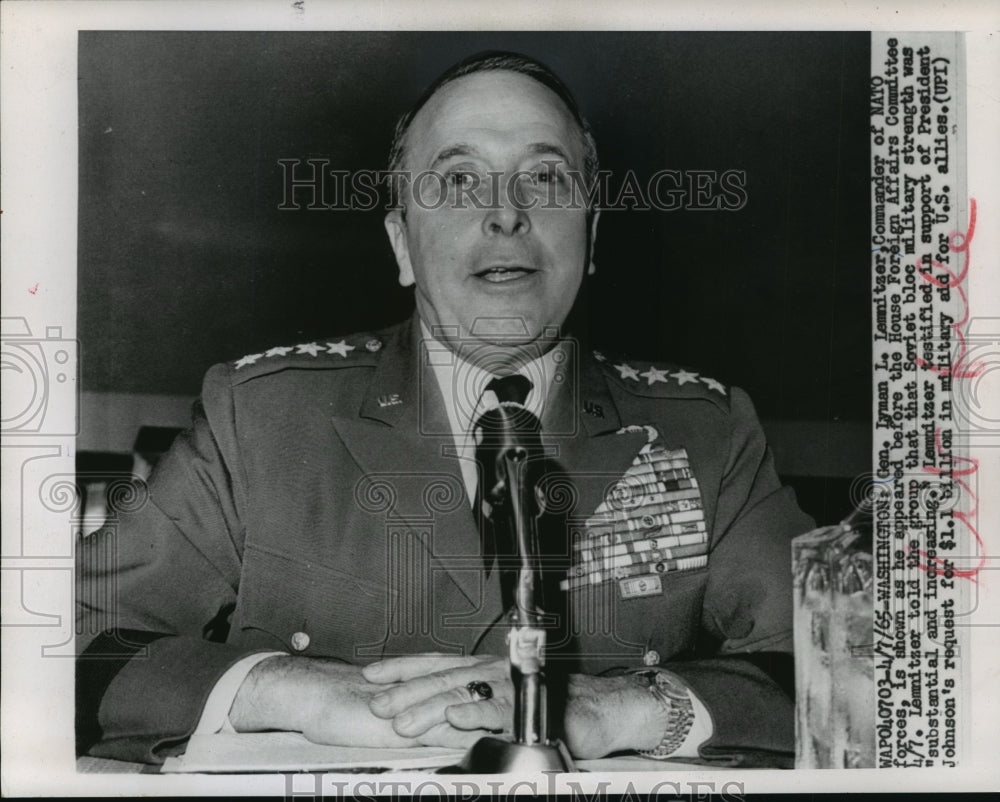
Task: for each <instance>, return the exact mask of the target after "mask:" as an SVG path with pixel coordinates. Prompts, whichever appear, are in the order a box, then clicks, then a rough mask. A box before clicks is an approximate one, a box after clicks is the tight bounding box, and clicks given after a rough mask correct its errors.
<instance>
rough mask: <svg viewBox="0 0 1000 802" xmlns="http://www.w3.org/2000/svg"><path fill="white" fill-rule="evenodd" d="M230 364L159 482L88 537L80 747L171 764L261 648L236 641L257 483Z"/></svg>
mask: <svg viewBox="0 0 1000 802" xmlns="http://www.w3.org/2000/svg"><path fill="white" fill-rule="evenodd" d="M233 421H234V416H233V405H232V394H231V391H230V387H229V381H228V368H227V367H226V366H216V367H215V368H213V369H212V370H210V371H209V373H208V374H207V376H206V379H205V383H204V387H203V393H202V399H201V400H200V401H199V402H197V403H196V404H195V408H194V413H193V425H192V428H191V429H190V430H189V431H187V432H185V433H183V434H181V435H179V436H178V437H177V439H176V441H175V443H174V445H173V447H172V448H171V450H170V451H169V452H168V453H167V454H166V455H165V456H164V457H163V459H162V460H161V462H160V464H159V465H158V466H157V468H156V470H155V471H154V473H153V475H152V476H151V477H150V481H149V484H148V486H147V485H145V484H143V483H142V482H134V483H133V485H132V487H131V488H129V489H128V492H126V493H123V494H119V496H118V497H117V498H112V499H111V510H112V511H111V514H110V515H109V518H108V520H107V521H106V523H105V525H104V527H103V528H102V529H100V530H98V531H97V532H95V533H93V534H91V535H89V536H87V537H84V538H82V539H81V540H80V541H79V542H78V543H77V553H76V560H77V563H76V577H77V664H76V665H77V671H76V727H77V748H78V751H80V752H87V753H89V754H91V755H96V756H101V757H111V758H117V759H120V760H130V761H140V762H154V763H155V762H161V761H162V759H163V757H164V756H165V755H166V754H169V752H170V748H171V747H172V746H176V745H178V744H182V743H183V742H184V741H185V740H186V739H187V737H188V736H189V735H190V733H191V732H192V731H193V729H194V728H195V726H196V725H197V722H198V718H199V716H200V714H201V710H202V708H203V706H204V703H205V700H206V699H207V697H208V694H209V693H210V691H211V689H212V687H213V686H214V684H215V682H216V681H217V679H218V678H219V677H221V676H222V674H223V673H225V671H226V669H227V668H229V667H230V666H231V665H232V664H233V663H235V662H236V661H238V660H240V659H241V658H243V657H244V656H246V655H247V654H249V653H252V652H254V651H259V650H258V649H245V648H241V647H237V646H234V645H229V644H227V643H226V642H225V641H226V636H227V633H228V625H229V616H230V614H231V613H232V611H233V609H234V608H235V603H236V592H237V588H238V585H239V576H240V565H241V555H242V542H243V528H242V524H241V522H240V521H241V512H242V510H243V508H244V501H245V493H246V484H245V482H244V480H243V476H242V475H241V473H240V468H239V462H238V460H237V459H236V455H237V441H236V437H235V432H234V425H233Z"/></svg>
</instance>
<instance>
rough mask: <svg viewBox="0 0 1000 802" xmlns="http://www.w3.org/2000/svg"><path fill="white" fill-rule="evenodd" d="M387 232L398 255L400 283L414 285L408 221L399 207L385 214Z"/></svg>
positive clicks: (394, 251) (393, 249)
mask: <svg viewBox="0 0 1000 802" xmlns="http://www.w3.org/2000/svg"><path fill="white" fill-rule="evenodd" d="M385 233H386V234H388V235H389V244H390V245H391V246H392V252H393V253H394V254H395V255H396V264H397V265H398V266H399V283H400V285H402V286H403V287H410V286H412V285H413V282H414V278H413V265H412V264H411V263H410V246H409V243H408V242H407V241H406V221H405V220H404V219H403V214H402V212H401V210H399V209H393V210H392V211H391V212H389V213H388V214H387V215H386V216H385Z"/></svg>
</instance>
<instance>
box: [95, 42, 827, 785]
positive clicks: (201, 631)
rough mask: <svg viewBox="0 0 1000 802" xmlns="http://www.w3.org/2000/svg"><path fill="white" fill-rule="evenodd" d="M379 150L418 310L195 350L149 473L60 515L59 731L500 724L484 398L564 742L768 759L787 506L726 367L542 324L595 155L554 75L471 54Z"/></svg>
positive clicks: (562, 312) (788, 719)
mask: <svg viewBox="0 0 1000 802" xmlns="http://www.w3.org/2000/svg"><path fill="white" fill-rule="evenodd" d="M392 161H393V164H392V167H393V168H394V169H396V170H399V171H401V173H402V174H404V175H408V176H409V179H405V180H403V181H401V182H400V183H399V184H398V186H397V190H398V202H397V205H396V208H394V209H393V210H392V211H391V212H390V213H389V214H388V216H387V218H386V230H387V232H388V234H389V239H390V242H391V244H392V247H393V250H394V252H395V255H396V260H397V263H398V265H399V270H400V281H401V282H402V283H403V284H404V285H411V284H412V285H414V286H415V297H416V312H415V314H414V316H413V318H412V319H411V320H409V321H407V322H404V323H402V324H399V325H397V326H395V327H393V328H391V329H388V330H386V331H381V332H372V333H365V334H358V335H352V336H347V337H336V338H330V339H327V340H316V341H312V342H306V343H299V344H296V345H289V346H279V347H274V348H271V349H268V350H266V351H263V352H261V353H255V354H249V355H247V356H245V357H243V358H241V359H239V360H236V361H234V362H231V363H228V364H223V365H217V366H215V367H213V368H212V369H211V370H210V371H209V372H208V374H207V376H206V379H205V383H204V387H203V392H202V396H201V399H200V401H199V403H198V404H197V405H196V408H195V414H194V421H193V426H192V428H191V429H190V430H189V431H188V432H186V433H185V434H183V435H181V436H180V437H179V438H178V440H177V442H176V443H175V445H174V447H173V449H172V450H171V452H170V453H169V454H168V455H167V456H166V457H165V458H164V459H163V460H162V462H161V464H160V465H159V466H158V467H157V469H156V471H155V473H154V475H153V476H152V477H151V479H150V482H149V485H148V498H144V499H140V502H143V501H144V503H136V504H133V505H131V508H130V511H129V512H125V511H121V512H119V513H116V514H115V515H113V516H112V518H111V519H110V520H109V522H108V524H107V525H106V526H105V527H104V528H103V529H102V530H101V531H99V532H98V533H95V534H94V535H92V536H90V537H88V538H86V539H85V540H84V541H82V543H81V545H80V548H79V560H80V566H79V576H80V588H79V607H80V616H81V620H80V622H79V625H78V629H79V631H80V632H81V633H83V634H82V635H81V637H80V638H79V639H78V640H79V648H80V652H81V656H80V658H79V660H78V679H77V685H78V699H77V726H78V738H79V741H80V745H81V747H82V748H85V749H87V750H89V752H90V753H91V754H94V755H102V756H109V757H117V758H120V759H132V760H144V761H150V762H156V761H158V760H161V759H162V757H163V756H164V754H168V753H170V752H171V751H175V750H176V749H177V748H179V747H181V746H182V745H183V743H184V742H185V740H186V739H187V738H188V737H189V736H190V735H191V734H192V732H194V731H196V730H197V731H202V732H206V731H207V732H211V731H218V730H220V729H227V728H230V727H231V728H234V729H235V730H237V731H260V730H272V729H278V730H292V731H298V732H302V733H304V734H305V735H306V737H308V738H310V739H311V740H314V741H317V742H323V743H332V744H343V745H359V746H361V745H367V746H380V745H382V746H401V745H408V744H430V745H446V746H466V745H468V744H470V743H472V742H474V741H475V740H476V739H478V738H479V737H481V736H482V735H483V734H485V733H487V732H497V731H507V732H509V731H510V727H511V717H512V712H511V711H512V700H513V690H512V686H511V682H510V679H509V670H508V664H507V657H506V651H507V648H506V646H505V644H504V635H505V632H506V618H505V615H504V614H505V611H506V609H507V608H508V607H509V585H505V584H504V583H505V582H509V579H507V577H509V574H508V573H507V571H506V570H505V568H504V562H503V559H502V555H501V556H499V557H498V556H496V555H495V554H494V553H493V552H494V551H500V549H499V547H498V546H497V545H496V543H493V542H492V541H491V540H490V538H489V537H488V536H487V533H488V532H491V531H494V530H493V529H492V528H491V527H492V525H493V522H492V521H491V520H490V513H491V506H490V503H489V500H488V496H487V495H486V494H485V492H484V490H488V488H484V484H485V485H488V484H489V483H488V482H486V481H484V480H485V474H483V472H482V470H483V459H482V455H481V453H480V447H481V446H482V438H483V434H482V426H481V422H482V421H483V420H484V419H485V417H484V416H486V415H487V414H488V413H489V412H490V411H491V410H496V409H498V408H501V409H502V408H508V409H515V410H523V411H525V414H526V415H530V416H531V418H532V420H534V421H536V422H538V423H539V424H540V427H541V439H542V442H543V443H544V451H545V470H544V477H543V478H544V483H543V484H544V486H545V491H544V492H545V494H546V506H545V514H544V515H543V516H542V518H541V519H540V524H539V529H540V531H541V533H542V537H543V540H544V549H543V550H544V551H545V552H546V556H545V563H544V564H545V566H546V587H545V594H546V596H545V597H546V600H547V606H548V607H549V609H551V610H553V611H556V612H557V615H556V616H555V619H556V620H557V624H556V627H555V629H553V631H552V632H551V634H550V636H549V640H550V646H551V653H552V656H553V661H554V662H553V665H555V664H556V662H557V663H558V665H559V666H561V667H562V668H563V671H562V677H563V680H562V688H561V690H562V691H563V695H564V697H565V698H564V700H563V712H562V715H561V717H560V721H559V722H558V725H557V728H558V729H559V730H560V732H561V734H562V737H563V738H564V739H565V740H566V742H567V744H568V746H569V748H570V749H571V751H572V752H573V753H574V754H575V755H576V756H578V757H596V756H601V755H605V754H608V753H611V752H615V751H622V750H638V751H642V752H644V753H646V754H650V755H652V756H655V757H680V758H685V759H688V760H691V759H700V760H706V761H712V760H714V761H726V762H729V763H742V764H743V765H754V764H768V765H788V761H789V760H790V756H791V754H792V753H793V752H794V737H793V706H792V699H791V696H790V695H789V687H788V686H789V679H790V676H791V667H790V653H791V603H792V591H791V576H790V551H789V540H790V538H791V537H792V536H794V535H796V534H798V533H800V532H803V531H806V530H807V529H809V528H810V527H811V525H812V522H811V521H810V520H809V519H808V518H807V517H806V516H804V515H803V514H802V513H801V512H800V511H799V510H798V508H797V506H796V504H795V501H794V497H793V494H792V493H791V491H790V490H788V489H787V488H782V487H781V486H780V483H779V481H778V478H777V476H776V474H775V471H774V468H773V464H772V461H771V457H770V455H769V452H768V451H767V448H766V444H765V441H764V436H763V433H762V431H761V429H760V426H759V423H758V422H757V420H756V417H755V414H754V411H753V408H752V406H751V404H750V402H749V400H748V398H747V397H746V395H745V394H744V393H742V392H741V391H740V390H739V389H737V388H733V387H730V388H726V387H724V386H723V385H722V384H720V383H718V382H716V381H714V380H712V379H709V378H707V377H704V376H701V375H699V374H698V373H695V372H692V371H687V370H682V369H680V368H677V367H674V366H670V365H666V364H663V363H652V364H651V363H649V362H637V361H635V360H632V359H629V358H626V357H615V356H612V355H610V354H602V353H600V352H596V351H591V350H588V349H586V348H584V347H583V346H581V345H580V342H579V341H578V340H573V339H570V338H568V337H567V336H566V333H565V332H563V331H562V326H563V324H564V322H565V321H566V319H567V316H568V315H569V312H570V309H571V307H572V305H573V303H574V299H575V298H576V296H577V294H578V291H579V288H580V286H581V283H582V281H583V278H584V274H585V272H587V271H588V270H590V271H592V270H593V264H592V262H591V253H592V248H593V243H594V236H595V232H596V226H597V220H598V214H597V213H596V211H595V210H593V209H592V208H589V207H588V206H587V204H580V203H574V202H572V199H573V198H574V197H576V196H574V195H573V190H574V188H575V187H576V186H577V185H576V184H574V179H573V176H574V174H575V175H578V176H579V175H583V176H584V177H585V179H587V180H590V179H592V178H593V176H594V173H595V171H596V168H597V159H596V150H595V148H594V144H593V140H592V138H591V135H590V133H589V130H588V128H587V126H586V124H585V122H584V121H583V119H582V118H581V116H580V113H579V111H578V109H577V106H576V104H575V102H574V100H573V98H572V96H571V95H570V94H569V92H568V90H567V89H566V88H565V87H564V86H563V84H562V83H561V82H560V81H559V79H558V78H556V77H555V76H554V75H553V74H552V73H551V72H550V71H549V70H548V69H547V68H545V67H544V66H542V65H540V64H538V63H537V62H534V61H532V60H530V59H526V58H523V57H520V56H515V55H512V54H499V55H498V54H493V55H484V56H478V57H473V58H472V59H469V60H467V61H466V62H463V63H462V64H460V65H458V66H457V67H455V68H452V70H450V71H448V72H447V73H445V74H444V75H443V76H442V77H441V78H439V79H438V81H437V82H436V83H435V84H434V85H433V86H432V87H431V89H429V90H428V92H427V93H425V95H424V96H423V97H422V98H421V100H420V101H419V102H418V103H417V105H416V106H415V108H414V109H413V110H412V111H411V112H410V113H408V114H407V115H406V116H405V117H404V118H403V120H401V122H400V125H399V126H398V128H397V135H396V141H395V145H394V148H393V156H392ZM421 174H427V175H433V176H437V177H438V178H439V180H432V181H424V180H417V179H416V178H414V176H418V175H421ZM497 188H499V191H497ZM484 558H485V563H484ZM554 673H557V672H555V669H554ZM554 690H559V689H554Z"/></svg>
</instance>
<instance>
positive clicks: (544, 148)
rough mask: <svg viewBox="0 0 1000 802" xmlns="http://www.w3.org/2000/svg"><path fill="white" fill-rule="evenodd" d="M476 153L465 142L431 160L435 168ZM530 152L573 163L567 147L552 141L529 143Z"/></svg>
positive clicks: (446, 149) (445, 149) (449, 147)
mask: <svg viewBox="0 0 1000 802" xmlns="http://www.w3.org/2000/svg"><path fill="white" fill-rule="evenodd" d="M476 153H477V152H476V149H475V148H474V147H473V146H472V145H466V144H464V143H457V144H455V145H448V146H447V147H446V148H444V149H443V150H442V151H441V152H440V153H438V155H437V156H435V157H434V161H433V162H431V169H432V170H433V169H434V168H435V167H437V166H438V165H439V164H440V163H441V162H445V161H448V159H452V158H454V157H456V156H475V155H476ZM528 153H530V154H532V155H537V156H541V155H545V154H552V155H554V156H558V157H559V158H560V159H562V160H563V161H565V162H566V163H567V164H569V163H571V160H570V157H569V154H568V153H566V151H565V149H564V148H562V147H560V146H559V145H555V144H553V143H551V142H533V143H532V144H530V145H528Z"/></svg>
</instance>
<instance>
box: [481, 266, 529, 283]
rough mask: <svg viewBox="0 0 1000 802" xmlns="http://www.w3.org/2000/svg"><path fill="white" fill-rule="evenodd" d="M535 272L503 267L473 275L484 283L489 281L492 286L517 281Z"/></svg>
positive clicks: (488, 269) (515, 267) (514, 267)
mask: <svg viewBox="0 0 1000 802" xmlns="http://www.w3.org/2000/svg"><path fill="white" fill-rule="evenodd" d="M537 272H538V271H537V270H534V269H533V268H530V267H521V266H520V265H507V266H504V267H499V266H498V267H487V268H486V269H485V270H480V271H479V272H478V273H475V274H474V275H475V277H476V278H481V279H483V280H484V281H489V282H491V283H493V284H502V283H503V282H506V281H517V280H518V279H520V278H525V277H526V276H531V275H534V274H535V273H537Z"/></svg>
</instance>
